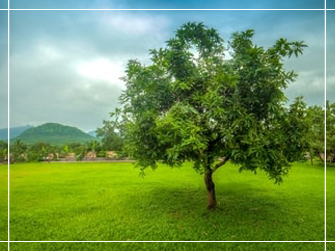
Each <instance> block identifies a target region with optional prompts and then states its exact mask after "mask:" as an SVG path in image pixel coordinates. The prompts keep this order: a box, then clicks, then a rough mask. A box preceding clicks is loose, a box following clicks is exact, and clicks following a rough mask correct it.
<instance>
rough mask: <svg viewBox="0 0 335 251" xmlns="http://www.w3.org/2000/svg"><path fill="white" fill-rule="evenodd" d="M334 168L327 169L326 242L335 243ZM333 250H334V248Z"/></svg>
mask: <svg viewBox="0 0 335 251" xmlns="http://www.w3.org/2000/svg"><path fill="white" fill-rule="evenodd" d="M334 177H335V167H334V166H332V167H328V168H327V240H328V241H335V178H334ZM334 250H335V248H334Z"/></svg>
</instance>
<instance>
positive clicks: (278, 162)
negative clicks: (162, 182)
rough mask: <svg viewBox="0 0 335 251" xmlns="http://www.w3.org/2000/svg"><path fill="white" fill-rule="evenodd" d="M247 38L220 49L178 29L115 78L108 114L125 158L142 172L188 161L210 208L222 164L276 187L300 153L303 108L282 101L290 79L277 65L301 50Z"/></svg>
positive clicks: (211, 32)
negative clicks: (115, 122)
mask: <svg viewBox="0 0 335 251" xmlns="http://www.w3.org/2000/svg"><path fill="white" fill-rule="evenodd" d="M253 36H254V31H253V30H247V31H243V32H235V33H233V34H232V37H231V40H230V41H229V42H228V46H226V47H225V45H224V40H223V39H222V38H221V37H220V35H219V33H218V31H217V30H215V29H213V28H208V27H206V26H205V25H204V24H202V23H186V24H184V25H183V26H182V27H181V28H180V29H179V30H177V32H176V34H175V36H174V37H173V38H171V39H170V40H168V41H167V43H166V47H165V48H160V49H153V50H150V55H151V64H150V65H144V64H141V63H140V62H139V61H138V60H130V61H129V63H128V66H127V70H126V76H125V77H123V80H124V81H125V83H126V90H125V91H124V92H123V94H122V95H121V97H120V101H121V103H122V105H123V108H122V112H121V111H118V112H117V114H115V115H116V117H120V116H121V117H122V119H121V120H120V121H119V123H120V128H121V132H122V134H123V135H124V138H125V147H126V150H127V152H128V153H129V154H130V155H131V156H132V157H134V158H135V159H136V160H137V163H138V165H139V166H141V168H142V170H143V169H145V168H146V167H149V166H151V167H152V168H155V167H156V166H157V165H156V164H157V162H163V163H165V164H168V165H170V166H180V165H181V164H182V163H183V162H185V161H192V162H194V168H195V169H196V170H197V171H199V172H200V173H203V174H204V178H205V184H206V188H207V192H208V208H214V207H215V205H216V200H215V190H214V183H213V180H212V173H213V172H215V170H217V169H218V168H219V167H220V166H222V165H224V164H225V163H226V161H228V160H230V161H231V162H233V163H235V164H238V165H239V166H240V170H251V171H254V172H256V169H258V168H259V169H261V170H264V171H265V172H266V173H267V174H268V175H269V177H270V178H271V179H274V180H275V182H281V181H282V176H283V175H285V174H287V172H288V170H289V163H290V162H292V161H296V160H299V159H301V158H302V157H303V155H304V151H305V150H306V149H307V147H308V146H307V141H306V140H305V137H303V136H304V134H305V133H306V130H307V127H306V123H304V120H305V117H306V104H305V103H304V102H303V100H302V98H301V97H298V98H297V99H296V100H295V101H294V102H293V103H292V104H291V105H290V106H289V107H288V105H287V98H286V97H285V95H284V89H285V88H286V87H287V86H288V85H289V84H290V83H291V82H293V81H294V80H295V78H296V77H297V74H296V73H295V72H293V71H286V70H285V69H284V64H283V59H284V58H285V57H291V56H299V55H300V54H302V51H303V48H304V47H306V45H305V44H304V42H289V41H287V40H286V39H283V38H281V39H279V40H277V41H276V42H275V44H274V45H273V46H271V47H270V48H268V49H265V48H264V47H261V46H257V45H255V44H254V43H253V41H252V38H253Z"/></svg>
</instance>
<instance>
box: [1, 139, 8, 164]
mask: <svg viewBox="0 0 335 251" xmlns="http://www.w3.org/2000/svg"><path fill="white" fill-rule="evenodd" d="M7 155H8V142H6V141H3V140H0V163H1V162H4V161H5V160H7Z"/></svg>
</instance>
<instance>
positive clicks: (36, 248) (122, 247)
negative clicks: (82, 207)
mask: <svg viewBox="0 0 335 251" xmlns="http://www.w3.org/2000/svg"><path fill="white" fill-rule="evenodd" d="M10 248H11V249H10V250H11V251H22V250H25V251H72V250H81V251H94V250H104V251H109V250H113V251H148V250H149V251H171V250H173V251H190V250H196V251H208V250H211V251H216V250H220V251H269V250H271V251H288V250H290V251H298V250H299V251H324V250H325V248H324V243H320V242H316V243H315V242H314V243H297V242H296V243H289V242H286V243H273V242H272V243H222V242H216V243H208V242H207V243H199V242H198V243H194V242H192V243H180V242H179V243H171V242H165V243H162V242H160V243H157V242H156V243H138V242H137V243H11V245H10ZM329 251H330V249H329Z"/></svg>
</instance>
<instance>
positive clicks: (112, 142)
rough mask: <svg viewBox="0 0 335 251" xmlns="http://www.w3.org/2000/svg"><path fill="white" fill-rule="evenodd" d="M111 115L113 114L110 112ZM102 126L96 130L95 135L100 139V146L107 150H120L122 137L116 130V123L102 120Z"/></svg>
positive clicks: (122, 142)
mask: <svg viewBox="0 0 335 251" xmlns="http://www.w3.org/2000/svg"><path fill="white" fill-rule="evenodd" d="M111 115H112V116H113V114H111ZM102 123H103V126H102V127H100V128H98V129H97V130H96V134H97V137H98V138H100V139H101V143H102V147H103V148H104V149H107V150H114V151H118V152H121V151H122V148H123V146H124V139H123V138H122V136H121V135H120V133H119V132H117V124H116V123H115V122H114V121H107V120H103V122H102Z"/></svg>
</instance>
